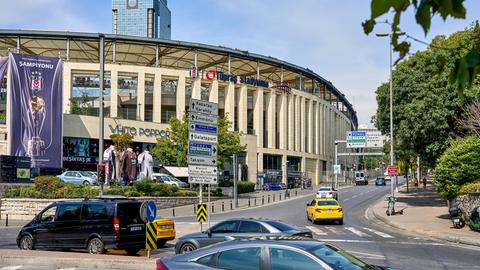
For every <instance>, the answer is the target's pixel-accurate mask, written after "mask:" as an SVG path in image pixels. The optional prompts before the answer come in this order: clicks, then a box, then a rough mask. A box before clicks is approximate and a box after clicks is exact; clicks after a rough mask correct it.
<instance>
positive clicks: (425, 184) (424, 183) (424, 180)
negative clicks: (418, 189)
mask: <svg viewBox="0 0 480 270" xmlns="http://www.w3.org/2000/svg"><path fill="white" fill-rule="evenodd" d="M422 181H423V188H424V189H426V188H427V178H425V177H423V180H422Z"/></svg>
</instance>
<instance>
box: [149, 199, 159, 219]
mask: <svg viewBox="0 0 480 270" xmlns="http://www.w3.org/2000/svg"><path fill="white" fill-rule="evenodd" d="M156 216H157V205H155V202H154V201H148V204H147V219H148V221H149V222H153V221H154V220H155V217H156Z"/></svg>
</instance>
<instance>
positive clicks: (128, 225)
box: [17, 197, 146, 255]
mask: <svg viewBox="0 0 480 270" xmlns="http://www.w3.org/2000/svg"><path fill="white" fill-rule="evenodd" d="M141 204H142V202H140V201H136V200H131V199H127V198H125V197H100V198H99V199H92V200H89V199H85V200H82V201H59V202H54V203H52V204H50V205H49V206H47V207H46V208H45V209H44V210H43V211H42V212H40V213H39V214H38V215H37V216H36V217H35V218H34V219H33V220H32V221H31V222H29V223H28V224H27V225H25V226H23V228H22V229H21V230H20V232H19V233H18V236H17V246H18V247H19V248H20V249H36V248H44V249H57V248H59V249H87V250H88V252H90V253H92V254H99V253H104V252H105V251H106V250H107V249H123V250H126V251H127V252H128V254H130V255H134V254H137V252H138V251H140V250H141V249H143V248H145V237H146V236H145V223H144V222H143V221H142V220H141V218H140V205H141Z"/></svg>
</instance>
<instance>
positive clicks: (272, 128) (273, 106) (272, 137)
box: [267, 89, 277, 148]
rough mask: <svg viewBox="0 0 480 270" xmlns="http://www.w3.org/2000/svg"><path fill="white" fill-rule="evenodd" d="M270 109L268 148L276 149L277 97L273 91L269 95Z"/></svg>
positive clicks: (268, 112)
mask: <svg viewBox="0 0 480 270" xmlns="http://www.w3.org/2000/svg"><path fill="white" fill-rule="evenodd" d="M268 100H269V101H268V108H267V115H268V116H267V118H268V123H267V124H268V127H267V130H268V148H275V134H276V132H277V131H276V130H275V114H276V113H277V110H276V108H277V104H276V101H277V95H276V94H275V91H274V90H273V89H272V90H271V92H270V94H268Z"/></svg>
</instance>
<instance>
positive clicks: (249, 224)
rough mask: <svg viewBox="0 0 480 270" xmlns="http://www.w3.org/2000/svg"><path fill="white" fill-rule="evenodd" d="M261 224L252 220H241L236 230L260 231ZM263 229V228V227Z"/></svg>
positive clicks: (244, 231) (243, 231)
mask: <svg viewBox="0 0 480 270" xmlns="http://www.w3.org/2000/svg"><path fill="white" fill-rule="evenodd" d="M262 227H263V226H262V225H260V224H259V223H257V222H253V221H242V222H241V223H240V228H239V229H238V232H241V233H262ZM263 231H265V229H263Z"/></svg>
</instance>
